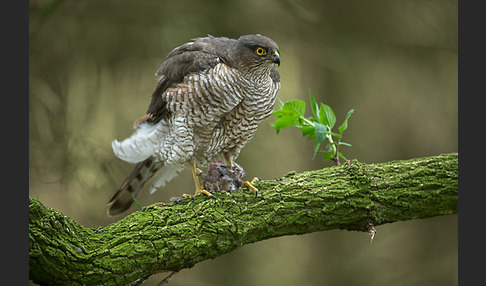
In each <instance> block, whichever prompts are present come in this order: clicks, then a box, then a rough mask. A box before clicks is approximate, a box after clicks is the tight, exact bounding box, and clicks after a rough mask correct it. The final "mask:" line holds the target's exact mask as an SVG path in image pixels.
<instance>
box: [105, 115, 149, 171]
mask: <svg viewBox="0 0 486 286" xmlns="http://www.w3.org/2000/svg"><path fill="white" fill-rule="evenodd" d="M156 131H157V129H156V125H150V124H146V123H145V124H144V123H142V124H141V125H140V127H139V128H138V129H137V130H136V131H135V133H133V135H132V136H130V137H129V138H127V139H125V140H123V141H121V142H120V141H118V140H114V141H113V142H112V143H111V147H112V148H113V152H114V153H115V155H116V156H117V157H118V158H120V159H122V160H123V161H126V162H129V163H139V162H142V161H143V160H145V159H147V158H148V157H150V156H152V155H154V154H155V150H156V147H157V146H155V145H154V144H153V143H152V142H153V141H152V140H148V138H149V136H150V135H153V133H154V132H156Z"/></svg>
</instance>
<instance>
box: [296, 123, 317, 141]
mask: <svg viewBox="0 0 486 286" xmlns="http://www.w3.org/2000/svg"><path fill="white" fill-rule="evenodd" d="M314 130H315V127H314V126H310V125H305V126H302V128H300V131H302V136H309V138H308V139H312V138H314V136H315V134H314V133H315V131H314Z"/></svg>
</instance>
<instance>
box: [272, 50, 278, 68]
mask: <svg viewBox="0 0 486 286" xmlns="http://www.w3.org/2000/svg"><path fill="white" fill-rule="evenodd" d="M272 63H274V64H277V65H278V66H280V55H279V53H278V52H277V51H275V53H274V54H273V56H272Z"/></svg>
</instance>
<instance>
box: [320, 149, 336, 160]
mask: <svg viewBox="0 0 486 286" xmlns="http://www.w3.org/2000/svg"><path fill="white" fill-rule="evenodd" d="M332 158H334V152H333V151H326V152H325V153H324V156H323V157H322V159H323V160H324V161H329V160H331V159H332Z"/></svg>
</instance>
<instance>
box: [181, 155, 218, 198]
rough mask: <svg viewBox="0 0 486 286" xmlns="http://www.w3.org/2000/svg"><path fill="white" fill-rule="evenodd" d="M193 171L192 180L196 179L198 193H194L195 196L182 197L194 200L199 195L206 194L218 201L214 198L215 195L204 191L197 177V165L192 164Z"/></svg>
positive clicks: (185, 195) (184, 195) (186, 195)
mask: <svg viewBox="0 0 486 286" xmlns="http://www.w3.org/2000/svg"><path fill="white" fill-rule="evenodd" d="M191 171H192V178H193V179H194V184H195V185H196V192H195V193H194V195H189V194H182V196H183V197H184V198H192V197H194V196H197V195H199V194H205V195H206V196H208V197H211V198H215V199H217V197H215V196H213V194H211V193H210V192H208V191H206V190H205V189H203V188H202V186H201V184H200V183H199V178H198V177H197V172H196V163H191Z"/></svg>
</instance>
